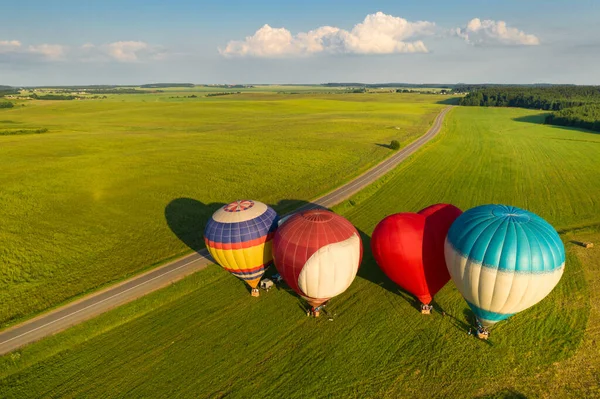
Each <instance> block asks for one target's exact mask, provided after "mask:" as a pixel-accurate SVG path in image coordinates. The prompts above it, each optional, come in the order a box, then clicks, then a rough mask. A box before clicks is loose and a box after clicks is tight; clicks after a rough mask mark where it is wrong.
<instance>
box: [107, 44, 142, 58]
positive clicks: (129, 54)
mask: <svg viewBox="0 0 600 399" xmlns="http://www.w3.org/2000/svg"><path fill="white" fill-rule="evenodd" d="M149 47H150V46H149V45H148V43H145V42H136V41H124V42H114V43H109V44H107V45H106V52H107V53H108V55H110V56H111V57H112V58H114V59H115V60H117V61H121V62H135V61H138V58H139V56H140V53H142V52H144V51H146V50H148V49H149Z"/></svg>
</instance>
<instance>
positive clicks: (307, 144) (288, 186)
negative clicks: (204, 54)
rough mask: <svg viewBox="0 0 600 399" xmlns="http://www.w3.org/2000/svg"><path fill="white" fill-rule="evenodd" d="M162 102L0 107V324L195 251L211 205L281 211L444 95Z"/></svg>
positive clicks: (250, 96) (418, 118) (414, 126)
mask: <svg viewBox="0 0 600 399" xmlns="http://www.w3.org/2000/svg"><path fill="white" fill-rule="evenodd" d="M175 93H180V94H182V93H184V92H175ZM170 96H173V93H157V94H143V95H139V94H133V95H109V96H107V97H108V98H107V99H102V100H82V101H76V100H73V101H48V100H44V101H41V100H39V101H35V100H30V101H22V102H18V103H17V104H16V106H15V107H14V108H12V109H2V110H0V132H9V133H10V132H21V133H20V134H18V135H17V134H8V133H7V134H6V135H2V136H0V159H1V160H2V163H1V164H0V187H1V190H0V220H2V226H1V228H0V243H1V245H0V326H6V325H8V324H10V323H14V322H16V321H18V320H22V319H23V318H24V317H28V316H30V315H32V314H35V313H36V312H39V311H41V310H44V309H47V308H50V307H53V306H56V305H58V304H60V303H62V302H64V301H65V300H69V299H71V298H74V297H76V296H77V295H80V294H82V293H85V292H89V291H90V290H93V289H95V288H98V287H100V286H102V285H104V284H107V283H109V282H114V281H116V280H120V279H123V278H124V277H126V276H129V275H132V274H134V273H137V272H140V271H142V270H144V269H148V268H150V267H152V266H153V265H156V264H158V263H160V262H163V261H165V260H166V259H169V258H172V257H174V256H177V255H181V254H183V253H185V252H189V251H190V247H191V248H193V249H198V248H199V247H201V246H203V243H202V231H203V228H204V223H205V222H206V220H207V219H208V217H209V216H210V214H211V213H212V212H213V211H214V210H215V209H216V208H217V207H218V206H220V204H222V203H227V202H229V201H232V200H235V199H239V198H253V199H258V200H261V201H265V202H267V203H269V204H272V205H274V206H275V207H276V209H277V210H279V211H286V210H291V209H293V208H294V207H295V206H297V205H298V204H299V203H301V202H302V201H306V200H309V199H311V198H314V197H315V196H317V195H318V194H321V193H324V192H326V191H328V190H330V189H332V188H334V187H335V186H337V185H339V184H341V183H342V182H344V181H346V180H348V179H350V178H351V177H353V176H355V175H357V174H359V173H360V172H361V171H363V170H365V169H366V168H368V167H369V166H371V165H373V164H375V163H377V162H378V161H380V160H382V159H384V158H385V157H387V156H389V155H390V154H391V151H390V150H389V149H388V148H386V147H384V146H381V145H378V144H388V143H389V142H390V140H392V139H396V140H399V141H400V142H401V143H402V144H403V145H404V144H406V143H408V142H410V141H412V140H414V139H415V138H416V137H418V136H420V135H422V134H423V133H424V132H425V131H426V130H427V128H428V127H429V125H430V124H431V123H432V121H433V119H434V118H435V116H436V115H437V113H438V112H439V111H440V110H441V109H442V108H443V107H444V105H443V104H437V103H436V102H437V101H440V100H443V99H445V98H447V97H443V96H435V95H418V94H412V95H410V94H408V95H406V94H339V95H326V94H323V95H280V94H277V93H273V92H263V93H244V94H240V95H230V96H222V97H220V96H218V97H198V98H184V99H177V98H174V99H170V98H169V97H170ZM46 129H47V131H46ZM23 132H25V133H27V132H42V133H40V134H23ZM186 199H194V200H195V201H199V202H200V203H201V204H202V206H201V207H200V208H197V207H196V208H193V209H190V207H189V206H188V205H189V204H188V202H186ZM186 212H192V213H193V215H194V216H196V217H198V218H199V220H201V223H199V224H196V225H191V226H190V225H189V224H185V221H186V218H188V216H189V215H188V214H187V213H186ZM180 238H182V239H181V240H180Z"/></svg>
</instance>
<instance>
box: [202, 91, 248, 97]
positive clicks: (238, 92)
mask: <svg viewBox="0 0 600 399" xmlns="http://www.w3.org/2000/svg"><path fill="white" fill-rule="evenodd" d="M230 94H241V91H235V92H233V91H232V92H223V93H208V94H207V95H206V97H216V96H228V95H230Z"/></svg>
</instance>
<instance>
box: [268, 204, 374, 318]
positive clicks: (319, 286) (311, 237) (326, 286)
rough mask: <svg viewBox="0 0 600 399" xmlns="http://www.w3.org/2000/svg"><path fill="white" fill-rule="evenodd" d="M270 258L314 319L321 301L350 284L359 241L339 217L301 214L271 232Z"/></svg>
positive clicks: (322, 212)
mask: <svg viewBox="0 0 600 399" xmlns="http://www.w3.org/2000/svg"><path fill="white" fill-rule="evenodd" d="M273 259H274V261H275V267H276V268H277V271H279V273H280V274H281V276H282V277H283V279H284V280H285V282H286V283H287V284H288V285H289V286H290V288H292V289H293V290H294V291H296V293H298V295H300V296H301V297H303V298H304V299H306V301H307V302H308V303H309V304H310V305H311V306H312V307H313V309H312V312H313V314H314V315H315V316H318V315H319V313H318V310H319V307H320V306H321V305H322V304H323V303H324V302H326V301H327V300H329V299H330V298H332V297H334V296H336V295H339V294H341V293H342V292H344V291H346V289H347V288H348V287H349V286H350V284H352V281H354V278H355V277H356V273H357V272H358V267H359V265H360V261H361V259H362V242H361V240H360V235H359V234H358V231H357V230H356V228H355V227H354V226H353V225H352V223H350V222H349V221H348V220H346V219H344V218H343V217H341V216H339V215H337V214H335V213H333V212H330V211H326V210H310V211H304V212H299V213H296V214H295V215H293V216H291V217H290V218H289V219H288V220H286V222H285V223H283V224H282V225H281V226H280V227H279V228H278V229H277V231H276V232H275V236H274V237H273Z"/></svg>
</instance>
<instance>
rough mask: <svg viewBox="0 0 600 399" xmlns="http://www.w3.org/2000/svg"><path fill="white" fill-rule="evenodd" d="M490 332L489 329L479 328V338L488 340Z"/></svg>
mask: <svg viewBox="0 0 600 399" xmlns="http://www.w3.org/2000/svg"><path fill="white" fill-rule="evenodd" d="M489 335H490V334H489V333H488V332H487V331H479V330H477V338H479V339H483V340H487V339H488V337H489Z"/></svg>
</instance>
